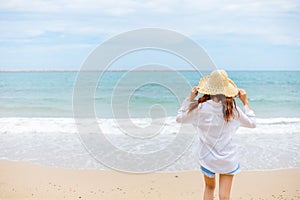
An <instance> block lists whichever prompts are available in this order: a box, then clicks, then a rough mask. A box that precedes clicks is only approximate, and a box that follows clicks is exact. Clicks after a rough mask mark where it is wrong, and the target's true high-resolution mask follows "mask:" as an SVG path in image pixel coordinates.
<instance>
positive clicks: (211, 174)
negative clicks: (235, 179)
mask: <svg viewBox="0 0 300 200" xmlns="http://www.w3.org/2000/svg"><path fill="white" fill-rule="evenodd" d="M200 168H201V171H202V173H203V174H204V175H205V176H208V177H209V178H214V177H215V172H212V171H209V170H208V169H206V168H204V167H203V166H200ZM239 171H240V164H239V165H238V166H237V168H236V169H235V170H233V171H232V172H229V173H227V174H228V175H235V174H237V173H238V172H239Z"/></svg>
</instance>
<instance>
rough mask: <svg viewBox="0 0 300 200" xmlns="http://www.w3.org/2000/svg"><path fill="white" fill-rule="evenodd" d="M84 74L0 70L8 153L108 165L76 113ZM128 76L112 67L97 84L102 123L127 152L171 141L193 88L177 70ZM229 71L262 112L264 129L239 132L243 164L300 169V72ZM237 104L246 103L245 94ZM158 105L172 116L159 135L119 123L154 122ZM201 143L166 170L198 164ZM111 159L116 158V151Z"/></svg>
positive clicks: (1, 147)
mask: <svg viewBox="0 0 300 200" xmlns="http://www.w3.org/2000/svg"><path fill="white" fill-rule="evenodd" d="M86 73H90V74H91V75H93V72H86ZM179 73H180V74H181V75H182V77H184V79H183V80H184V81H185V83H186V84H188V85H189V86H193V85H197V84H198V82H199V79H200V78H201V76H202V75H201V74H199V73H198V72H195V71H179ZM203 74H207V73H206V72H204V73H203ZM77 75H78V74H77V72H0V105H1V106H0V135H1V136H0V159H8V160H18V161H29V162H33V163H38V164H44V165H49V166H55V167H66V168H80V169H107V166H105V164H103V163H99V162H98V161H97V160H95V158H94V157H93V156H91V155H90V154H89V153H88V152H87V151H86V149H85V147H84V145H82V141H81V140H80V137H79V135H78V130H77V128H76V125H75V120H74V118H73V102H74V99H73V92H74V84H75V82H76V80H77ZM125 75H126V72H125V71H109V72H105V73H104V74H103V76H102V77H100V79H99V82H98V84H97V85H96V86H95V91H94V99H93V102H94V108H95V116H96V117H97V120H98V123H99V126H100V127H101V128H102V130H104V131H103V132H104V134H105V135H106V136H107V138H109V139H108V140H109V141H111V143H112V144H114V145H115V146H117V147H118V148H119V149H121V150H123V151H130V152H134V153H141V152H142V153H148V152H154V151H157V150H159V149H163V148H165V147H167V146H168V145H169V144H170V143H171V142H172V140H173V139H174V138H175V137H176V130H178V127H179V126H180V125H179V124H177V123H176V121H175V116H176V113H177V110H178V109H179V107H180V104H181V101H182V99H183V97H184V95H185V94H186V96H188V95H189V92H190V91H189V90H186V91H185V90H183V89H182V90H181V91H180V89H181V88H186V87H183V82H182V80H178V77H177V76H173V73H168V72H164V71H139V72H131V76H130V78H129V79H127V81H126V82H124V83H123V82H122V80H123V79H124V77H125ZM228 75H229V77H230V78H231V79H232V80H233V81H234V82H235V83H236V84H237V86H238V87H240V88H243V89H245V90H246V91H247V93H248V97H249V102H250V105H251V107H252V109H253V110H254V111H255V114H256V116H257V128H255V129H246V128H241V129H239V131H238V132H237V134H236V136H235V137H234V140H235V142H236V144H237V145H238V148H239V152H240V157H241V167H242V169H243V170H270V169H281V168H299V167H300V90H299V86H300V71H228ZM149 77H150V79H149ZM151 77H155V79H153V80H163V81H162V82H163V83H165V84H166V85H168V86H171V88H170V87H165V86H166V85H160V84H159V83H157V82H155V81H153V82H151V81H149V80H151ZM128 80H129V81H128ZM145 80H146V82H145ZM143 81H144V82H143ZM172 87H173V88H172ZM132 88H134V90H132ZM173 89H174V90H173ZM175 90H176V91H178V90H179V91H180V94H176V91H175ZM237 102H238V105H239V106H241V103H240V102H239V100H238V99H237ZM153 108H159V109H161V108H163V109H161V110H163V111H164V112H163V113H161V112H160V111H161V110H159V109H158V111H159V112H158V113H155V114H154V115H155V116H158V118H163V119H164V120H165V122H164V124H165V126H164V128H163V129H162V131H161V134H160V135H157V138H156V139H153V138H151V139H142V140H138V139H130V138H127V136H126V135H124V134H123V133H122V130H120V128H118V122H120V120H124V119H125V118H128V117H129V118H130V119H132V120H133V121H134V123H135V124H136V125H137V126H142V127H143V126H147V125H149V123H151V119H150V118H151V116H154V115H153V113H152V111H149V110H151V109H152V110H153ZM154 110H155V109H154ZM116 119H120V120H116ZM149 120H150V122H149ZM188 134H193V133H191V132H189V133H188ZM193 148H194V144H191V146H190V147H189V148H187V149H186V151H185V152H184V154H183V155H182V156H181V157H180V158H179V159H177V160H176V161H174V162H172V163H170V165H168V166H166V167H164V168H162V169H161V170H162V171H187V170H197V169H198V165H197V163H196V162H195V160H194V158H193V155H192V151H193ZM103 157H108V159H109V158H110V159H112V160H113V159H116V158H115V157H114V154H113V153H112V154H107V155H103ZM129 164H130V163H129Z"/></svg>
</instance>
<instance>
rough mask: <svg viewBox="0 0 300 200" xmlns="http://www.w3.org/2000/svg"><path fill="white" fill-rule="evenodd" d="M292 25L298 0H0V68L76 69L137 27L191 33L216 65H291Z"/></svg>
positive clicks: (294, 60) (295, 51)
mask: <svg viewBox="0 0 300 200" xmlns="http://www.w3.org/2000/svg"><path fill="white" fill-rule="evenodd" d="M299 22H300V1H299V0H295V1H294V0H270V1H268V0H266V1H261V0H243V1H240V0H231V1H219V0H211V1H201V0H186V1H180V0H151V1H145V0H122V1H115V0H110V1H108V0H73V1H67V0H23V1H22V0H6V1H5V0H0V27H1V28H0V43H1V45H0V70H78V69H80V67H81V65H82V63H83V62H84V60H85V59H86V58H87V57H88V56H89V54H90V53H91V52H92V51H93V50H94V49H95V48H96V47H97V46H98V45H100V44H101V43H102V42H104V41H106V40H107V39H109V38H111V37H113V36H115V35H118V34H120V33H122V32H126V31H130V30H133V29H140V28H145V27H153V28H162V29H170V30H173V31H176V32H179V33H181V34H183V35H185V36H187V37H189V38H191V39H192V40H194V41H196V42H197V43H198V44H199V45H200V46H202V47H203V48H204V49H205V50H206V51H207V53H208V54H209V56H210V57H211V58H212V59H213V61H214V62H215V64H216V65H217V67H218V68H223V69H227V70H299V69H300V26H299ZM140 57H143V56H136V58H140ZM145 57H146V56H145ZM132 59H135V58H134V57H132V58H131V61H130V59H128V58H127V59H124V63H122V64H120V66H119V67H120V69H122V67H124V66H127V67H128V66H130V65H131V63H130V62H134V61H132ZM169 59H171V58H169ZM176 67H178V68H183V69H184V67H183V66H176ZM125 68H126V67H125Z"/></svg>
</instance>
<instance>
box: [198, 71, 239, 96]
mask: <svg viewBox="0 0 300 200" xmlns="http://www.w3.org/2000/svg"><path fill="white" fill-rule="evenodd" d="M210 79H211V76H205V77H203V78H202V79H201V80H200V82H199V85H198V86H197V90H198V92H199V93H201V94H209V95H217V94H223V95H225V96H226V97H235V96H237V94H238V92H239V90H238V87H237V86H236V85H235V83H234V82H233V81H232V80H231V79H229V78H227V82H226V84H223V85H222V86H220V85H219V87H214V86H213V85H211V84H209V83H210Z"/></svg>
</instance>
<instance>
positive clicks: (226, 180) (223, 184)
mask: <svg viewBox="0 0 300 200" xmlns="http://www.w3.org/2000/svg"><path fill="white" fill-rule="evenodd" d="M232 180H233V175H228V174H220V180H219V187H220V188H219V198H220V200H229V198H230V190H231V185H232Z"/></svg>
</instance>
